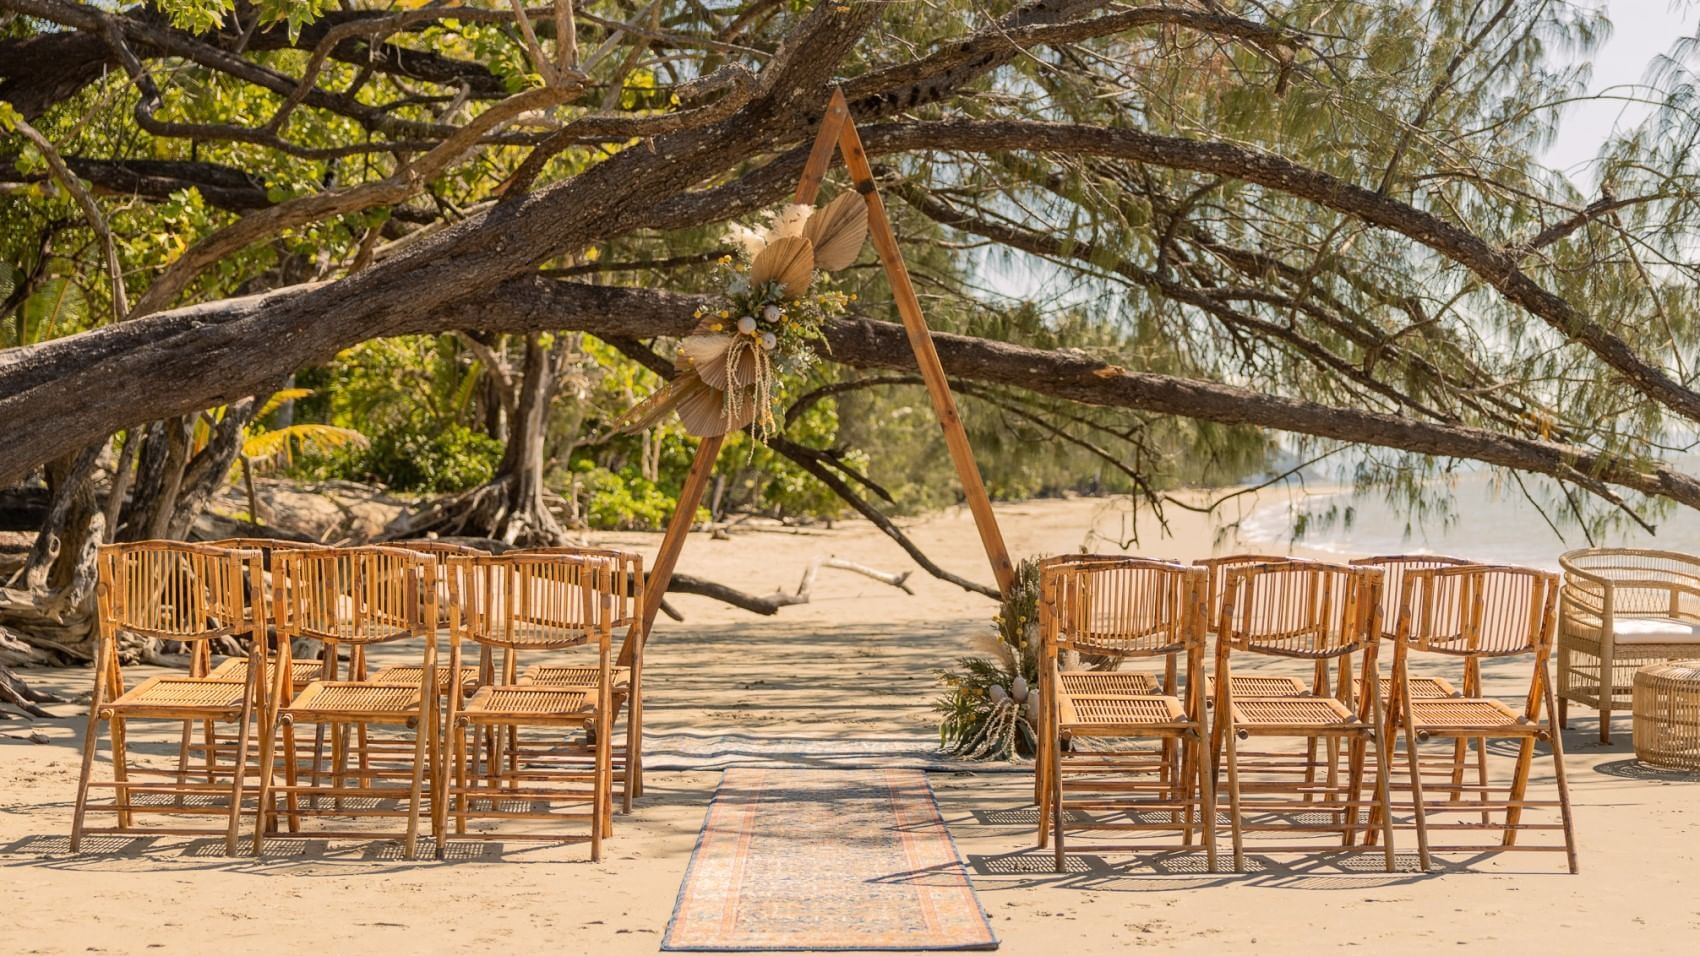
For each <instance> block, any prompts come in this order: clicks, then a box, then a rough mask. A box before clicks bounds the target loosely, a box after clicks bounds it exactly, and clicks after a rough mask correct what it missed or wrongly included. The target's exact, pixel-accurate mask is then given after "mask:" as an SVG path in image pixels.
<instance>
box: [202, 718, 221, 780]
mask: <svg viewBox="0 0 1700 956" xmlns="http://www.w3.org/2000/svg"><path fill="white" fill-rule="evenodd" d="M201 740H202V742H203V743H205V744H206V745H207V783H217V782H218V747H217V744H218V729H217V727H216V725H214V724H213V722H212V721H210V720H203V721H201Z"/></svg>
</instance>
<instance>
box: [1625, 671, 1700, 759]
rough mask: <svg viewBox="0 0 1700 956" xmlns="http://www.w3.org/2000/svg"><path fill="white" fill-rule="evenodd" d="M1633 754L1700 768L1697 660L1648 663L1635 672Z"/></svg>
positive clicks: (1699, 693)
mask: <svg viewBox="0 0 1700 956" xmlns="http://www.w3.org/2000/svg"><path fill="white" fill-rule="evenodd" d="M1631 708H1632V710H1633V711H1634V714H1635V758H1636V759H1637V760H1640V761H1641V762H1643V763H1646V764H1650V765H1652V766H1655V767H1665V768H1669V769H1673V770H1690V771H1700V660H1695V661H1670V662H1669V663H1665V664H1648V665H1647V666H1646V667H1643V668H1641V669H1640V670H1638V671H1636V672H1635V697H1634V701H1633V702H1632V704H1631Z"/></svg>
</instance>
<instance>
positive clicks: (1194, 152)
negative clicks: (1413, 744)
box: [862, 120, 1700, 422]
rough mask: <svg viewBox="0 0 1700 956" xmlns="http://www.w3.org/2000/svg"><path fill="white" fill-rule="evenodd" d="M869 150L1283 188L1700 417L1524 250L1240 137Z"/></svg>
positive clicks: (934, 139)
mask: <svg viewBox="0 0 1700 956" xmlns="http://www.w3.org/2000/svg"><path fill="white" fill-rule="evenodd" d="M862 140H863V143H864V145H865V146H866V147H867V148H868V150H869V152H876V151H878V152H890V151H898V152H902V151H909V150H927V149H933V150H962V151H974V152H979V151H993V152H1003V151H1020V150H1028V151H1034V152H1064V153H1068V154H1071V155H1090V156H1109V157H1114V158H1118V159H1124V160H1128V161H1131V162H1138V163H1149V164H1152V165H1156V166H1167V167H1170V168H1174V169H1186V170H1191V171H1193V172H1201V173H1212V174H1215V175H1219V176H1225V177H1229V178H1232V179H1238V180H1242V181H1245V182H1250V183H1256V184H1257V185H1260V186H1265V187H1268V188H1270V189H1276V190H1280V191H1281V192H1284V193H1287V194H1288V195H1291V196H1294V197H1297V198H1299V199H1303V200H1307V201H1309V202H1313V203H1316V204H1317V205H1320V206H1323V207H1326V208H1328V209H1332V210H1334V211H1336V212H1340V213H1344V214H1346V215H1349V216H1354V217H1357V218H1359V219H1362V220H1363V221H1365V222H1367V223H1370V224H1371V225H1374V226H1377V227H1379V228H1383V229H1387V230H1390V231H1392V232H1397V233H1399V234H1401V235H1404V236H1406V237H1407V238H1410V239H1412V240H1414V241H1416V242H1418V243H1421V244H1422V245H1424V246H1426V247H1428V248H1429V249H1431V250H1433V251H1434V252H1436V253H1439V254H1440V255H1442V256H1445V257H1446V258H1448V259H1450V260H1452V261H1453V262H1455V263H1457V264H1458V265H1460V266H1463V267H1464V268H1466V269H1468V270H1470V271H1471V272H1473V273H1475V274H1476V275H1477V276H1478V277H1479V278H1480V279H1481V280H1482V281H1483V282H1485V283H1487V284H1488V285H1490V286H1492V287H1493V288H1494V289H1496V290H1498V291H1499V293H1500V294H1501V295H1502V296H1504V297H1505V298H1506V299H1507V300H1508V301H1510V302H1512V303H1513V304H1515V305H1517V306H1519V307H1521V308H1522V309H1524V310H1525V311H1527V312H1528V313H1529V314H1531V315H1533V316H1535V317H1537V318H1539V319H1541V320H1542V321H1544V322H1546V323H1547V324H1548V325H1550V326H1551V327H1552V328H1553V329H1554V330H1556V331H1557V332H1559V333H1560V334H1562V335H1564V336H1565V337H1567V338H1570V339H1574V340H1576V341H1578V342H1580V343H1582V344H1583V345H1585V346H1586V347H1587V348H1588V349H1589V351H1591V352H1593V353H1594V354H1595V355H1597V356H1598V357H1599V358H1600V359H1601V361H1603V362H1605V363H1606V364H1607V365H1609V366H1610V367H1612V368H1613V369H1615V370H1616V371H1617V372H1618V373H1619V374H1620V375H1622V376H1623V377H1624V378H1625V379H1626V380H1627V381H1628V382H1630V383H1631V384H1632V385H1633V386H1634V387H1635V388H1636V389H1637V390H1639V391H1640V392H1641V393H1642V394H1644V395H1646V396H1647V397H1649V398H1651V399H1652V400H1654V401H1656V402H1658V403H1659V404H1661V405H1664V406H1666V407H1668V408H1670V409H1672V410H1673V411H1676V412H1678V413H1680V414H1682V415H1683V416H1685V417H1687V418H1688V419H1690V420H1691V421H1695V422H1700V392H1697V391H1695V390H1694V389H1691V388H1688V387H1687V386H1685V385H1683V384H1682V383H1681V382H1679V381H1677V380H1676V379H1675V378H1673V377H1672V376H1671V375H1670V374H1669V373H1667V372H1666V371H1665V370H1663V369H1661V368H1658V367H1657V366H1654V365H1652V364H1650V363H1648V362H1645V361H1643V360H1642V359H1641V358H1640V356H1638V355H1636V353H1635V350H1634V349H1633V348H1632V347H1631V346H1630V345H1629V343H1628V342H1627V341H1625V340H1624V339H1623V338H1622V337H1620V336H1619V335H1617V334H1616V333H1615V332H1613V331H1611V330H1610V329H1608V328H1606V327H1605V326H1604V325H1602V324H1600V323H1599V322H1597V321H1595V320H1594V319H1593V318H1591V317H1589V316H1587V315H1585V314H1583V313H1582V312H1580V311H1578V310H1577V309H1576V308H1575V307H1574V306H1573V305H1571V304H1570V302H1569V301H1567V300H1566V299H1564V298H1563V297H1561V296H1559V295H1558V294H1556V293H1554V292H1552V291H1550V290H1548V289H1547V288H1545V287H1544V286H1542V285H1541V284H1540V283H1538V282H1536V281H1535V279H1534V278H1533V277H1531V276H1530V275H1529V274H1528V273H1526V272H1524V271H1523V269H1522V267H1521V265H1520V259H1521V254H1520V252H1519V251H1518V250H1508V249H1504V248H1500V247H1498V246H1495V245H1493V244H1490V243H1489V242H1488V241H1487V240H1485V239H1483V238H1481V237H1480V236H1478V235H1476V234H1475V233H1473V232H1471V231H1470V230H1468V229H1466V228H1464V227H1462V226H1458V225H1455V224H1453V223H1451V222H1448V221H1446V220H1444V219H1442V218H1440V217H1439V216H1436V215H1434V214H1433V213H1430V212H1426V211H1424V210H1421V209H1418V208H1416V207H1414V206H1411V205H1408V204H1406V203H1403V202H1400V201H1399V200H1397V199H1394V198H1392V197H1390V196H1384V195H1381V194H1379V193H1376V192H1374V191H1373V190H1369V189H1365V188H1364V187H1362V186H1359V185H1356V184H1355V183H1349V182H1346V181H1345V180H1342V179H1339V178H1338V177H1335V176H1332V175H1329V174H1328V173H1325V172H1322V171H1320V170H1315V169H1311V168H1309V167H1307V166H1302V165H1300V164H1298V163H1295V162H1292V161H1291V160H1288V159H1285V158H1282V157H1279V156H1275V155H1272V154H1269V153H1264V152H1259V151H1256V150H1252V149H1248V148H1246V147H1243V146H1236V145H1234V144H1232V143H1224V142H1215V141H1210V140H1195V139H1188V138H1186V137H1179V136H1162V135H1158V134H1154V133H1146V132H1142V131H1139V130H1133V129H1109V128H1104V127H1095V126H1080V125H1073V124H1064V123H1039V122H1026V121H1019V120H1002V121H976V120H945V121H937V122H894V123H882V124H877V125H870V126H868V127H866V128H864V129H863V130H862Z"/></svg>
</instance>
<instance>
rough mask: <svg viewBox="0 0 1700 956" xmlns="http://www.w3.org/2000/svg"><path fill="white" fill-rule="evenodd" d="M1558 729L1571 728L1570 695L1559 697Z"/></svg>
mask: <svg viewBox="0 0 1700 956" xmlns="http://www.w3.org/2000/svg"><path fill="white" fill-rule="evenodd" d="M1558 729H1560V730H1569V729H1570V698H1568V697H1560V698H1559V699H1558Z"/></svg>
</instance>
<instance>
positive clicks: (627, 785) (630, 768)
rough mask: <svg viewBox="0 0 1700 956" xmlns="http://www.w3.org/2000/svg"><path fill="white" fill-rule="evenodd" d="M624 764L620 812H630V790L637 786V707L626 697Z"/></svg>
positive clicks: (621, 775)
mask: <svg viewBox="0 0 1700 956" xmlns="http://www.w3.org/2000/svg"><path fill="white" fill-rule="evenodd" d="M626 707H627V708H628V709H627V711H626V765H625V766H624V767H622V768H620V780H621V786H620V791H621V793H620V812H621V813H631V812H632V791H633V790H634V789H635V788H636V787H637V752H638V737H637V707H635V706H634V705H633V704H632V698H629V697H628V698H627V699H626Z"/></svg>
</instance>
